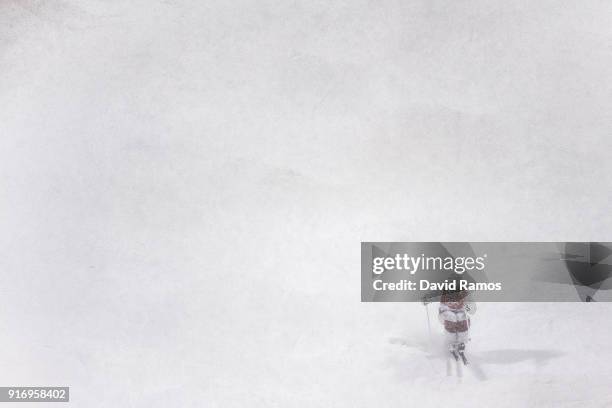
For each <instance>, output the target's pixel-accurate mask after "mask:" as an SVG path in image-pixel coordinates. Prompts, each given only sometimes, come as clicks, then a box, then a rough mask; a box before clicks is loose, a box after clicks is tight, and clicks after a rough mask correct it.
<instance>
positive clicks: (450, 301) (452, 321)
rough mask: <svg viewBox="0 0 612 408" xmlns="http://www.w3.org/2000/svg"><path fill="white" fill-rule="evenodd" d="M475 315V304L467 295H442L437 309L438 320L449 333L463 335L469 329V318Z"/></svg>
mask: <svg viewBox="0 0 612 408" xmlns="http://www.w3.org/2000/svg"><path fill="white" fill-rule="evenodd" d="M474 313H476V303H474V302H473V301H471V300H470V299H469V296H468V295H467V293H449V294H443V295H442V297H441V299H440V308H439V309H438V319H439V320H440V323H442V324H443V325H444V329H445V330H446V331H447V332H449V333H464V332H467V331H468V329H469V328H470V316H469V315H473V314H474Z"/></svg>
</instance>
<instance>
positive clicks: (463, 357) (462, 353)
mask: <svg viewBox="0 0 612 408" xmlns="http://www.w3.org/2000/svg"><path fill="white" fill-rule="evenodd" d="M459 355H460V356H461V360H462V361H463V365H468V364H469V363H468V360H467V357H466V356H465V353H464V352H463V351H460V352H459Z"/></svg>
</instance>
